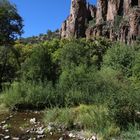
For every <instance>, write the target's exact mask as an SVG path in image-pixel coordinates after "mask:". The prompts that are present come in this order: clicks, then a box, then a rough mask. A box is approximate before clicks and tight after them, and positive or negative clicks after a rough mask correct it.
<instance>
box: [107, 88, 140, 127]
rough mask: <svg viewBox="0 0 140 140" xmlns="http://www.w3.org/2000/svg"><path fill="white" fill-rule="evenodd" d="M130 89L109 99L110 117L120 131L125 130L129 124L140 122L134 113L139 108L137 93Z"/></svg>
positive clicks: (139, 97) (139, 96)
mask: <svg viewBox="0 0 140 140" xmlns="http://www.w3.org/2000/svg"><path fill="white" fill-rule="evenodd" d="M131 88H132V87H129V88H128V87H127V88H126V89H121V90H120V91H119V92H118V93H117V94H114V95H113V96H112V98H110V99H111V101H110V102H109V104H108V107H109V112H110V116H111V117H112V119H113V120H114V121H115V122H116V124H117V125H118V126H120V127H121V128H122V129H127V128H128V125H129V124H132V125H134V124H135V123H136V122H138V123H139V122H140V119H139V117H138V116H137V113H136V112H137V111H138V110H139V106H140V103H139V100H140V95H139V91H137V90H134V89H133V88H132V89H131Z"/></svg>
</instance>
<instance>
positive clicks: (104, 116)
mask: <svg viewBox="0 0 140 140" xmlns="http://www.w3.org/2000/svg"><path fill="white" fill-rule="evenodd" d="M44 122H45V123H46V124H49V123H50V122H52V123H54V124H55V125H58V126H60V125H62V126H63V127H65V128H68V129H70V130H73V129H78V130H85V131H92V132H94V133H96V134H99V137H101V138H102V139H106V138H107V137H110V138H111V137H112V136H116V135H118V134H119V128H118V127H117V126H116V125H115V124H114V123H113V122H112V121H111V119H110V117H109V115H108V109H107V108H106V107H104V106H95V105H90V106H87V105H80V106H78V107H75V108H62V109H60V108H54V109H49V110H47V111H46V113H45V116H44Z"/></svg>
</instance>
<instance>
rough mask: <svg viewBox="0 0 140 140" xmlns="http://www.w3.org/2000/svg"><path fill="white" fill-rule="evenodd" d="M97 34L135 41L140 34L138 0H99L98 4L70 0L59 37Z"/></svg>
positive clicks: (126, 41)
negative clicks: (69, 7) (69, 6)
mask: <svg viewBox="0 0 140 140" xmlns="http://www.w3.org/2000/svg"><path fill="white" fill-rule="evenodd" d="M94 20H95V23H94V24H93V25H91V24H90V21H94ZM96 36H104V37H106V38H109V39H111V40H112V41H114V40H119V41H121V42H125V43H127V44H131V43H133V42H135V41H136V39H137V37H138V36H140V0H98V1H97V7H95V6H94V5H91V4H89V3H87V1H86V0H72V1H71V9H70V15H69V16H68V18H67V19H66V20H65V21H64V22H63V24H62V28H61V38H73V37H74V38H80V37H86V38H94V37H96Z"/></svg>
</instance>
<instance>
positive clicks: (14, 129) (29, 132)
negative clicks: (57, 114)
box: [0, 111, 69, 140]
mask: <svg viewBox="0 0 140 140" xmlns="http://www.w3.org/2000/svg"><path fill="white" fill-rule="evenodd" d="M42 117H43V112H37V111H36V112H29V111H28V112H27V111H26V112H11V113H5V114H0V140H2V139H4V137H5V136H9V137H10V138H9V139H11V140H12V139H14V138H19V140H28V139H30V138H32V139H42V140H59V138H60V137H61V136H62V134H53V135H50V134H47V135H46V134H43V138H38V137H39V136H40V135H38V134H37V133H36V129H37V128H39V127H42V128H45V125H44V123H43V121H42ZM32 118H36V122H37V123H36V124H31V123H30V120H31V119H32ZM65 139H66V140H69V139H68V138H65Z"/></svg>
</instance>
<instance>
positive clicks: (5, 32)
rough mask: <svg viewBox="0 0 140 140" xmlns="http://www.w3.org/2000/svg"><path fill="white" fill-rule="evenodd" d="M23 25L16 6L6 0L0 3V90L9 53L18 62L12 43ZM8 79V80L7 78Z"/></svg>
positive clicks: (19, 33)
mask: <svg viewBox="0 0 140 140" xmlns="http://www.w3.org/2000/svg"><path fill="white" fill-rule="evenodd" d="M22 27H23V24H22V18H21V17H20V15H19V14H18V12H17V9H16V6H15V5H12V4H11V3H10V2H9V1H8V0H1V1H0V49H1V53H0V58H1V59H0V89H2V82H3V79H5V78H3V77H4V75H6V74H7V72H6V69H7V67H9V71H10V70H11V68H10V66H8V62H9V61H10V60H9V59H10V58H9V57H8V56H9V53H13V54H14V55H15V58H16V60H17V62H18V53H17V51H15V49H14V48H13V44H14V41H15V40H16V39H17V37H18V35H21V34H22V32H23V30H22ZM8 79H9V78H8Z"/></svg>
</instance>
